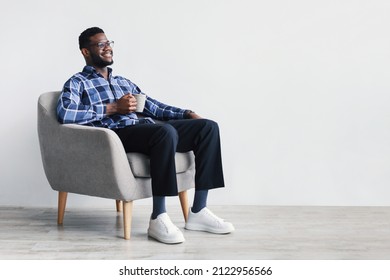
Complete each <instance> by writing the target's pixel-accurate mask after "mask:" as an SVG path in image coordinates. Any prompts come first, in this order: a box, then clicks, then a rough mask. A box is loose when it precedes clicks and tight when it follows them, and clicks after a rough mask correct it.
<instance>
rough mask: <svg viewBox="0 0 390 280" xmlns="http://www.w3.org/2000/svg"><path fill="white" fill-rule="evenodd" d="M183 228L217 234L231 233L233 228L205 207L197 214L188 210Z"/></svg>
mask: <svg viewBox="0 0 390 280" xmlns="http://www.w3.org/2000/svg"><path fill="white" fill-rule="evenodd" d="M185 228H186V229H188V230H199V231H207V232H211V233H217V234H225V233H231V232H233V231H234V226H233V225H232V224H231V223H228V222H225V221H224V220H222V219H221V218H219V217H217V216H216V215H215V214H213V213H212V212H211V211H210V210H209V209H207V208H206V207H205V208H203V209H202V210H200V211H199V212H198V213H193V212H192V210H191V209H190V211H189V214H188V219H187V223H186V225H185Z"/></svg>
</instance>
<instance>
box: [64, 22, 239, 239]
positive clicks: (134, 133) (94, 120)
mask: <svg viewBox="0 0 390 280" xmlns="http://www.w3.org/2000/svg"><path fill="white" fill-rule="evenodd" d="M113 44H114V42H113V41H109V40H107V37H106V36H105V34H104V31H103V30H102V29H100V28H98V27H92V28H89V29H87V30H85V31H84V32H82V33H81V34H80V37H79V46H80V50H81V53H82V55H83V56H84V59H85V62H86V66H85V67H84V69H83V71H82V72H80V73H77V74H75V75H73V76H72V77H71V78H70V79H69V80H68V81H67V82H66V83H65V85H64V88H63V90H62V93H61V95H60V98H59V101H58V105H57V115H58V120H59V121H60V122H61V123H64V124H66V123H76V124H81V125H89V126H97V127H104V128H107V129H112V130H113V131H115V132H116V133H117V134H118V136H119V138H120V140H121V141H122V143H123V146H124V148H125V151H126V152H128V153H129V152H137V153H144V154H146V155H148V156H149V157H150V173H151V178H152V194H153V212H152V215H151V218H150V222H149V229H148V234H149V236H150V237H152V238H154V239H156V240H158V241H160V242H163V243H181V242H183V241H184V236H183V234H182V232H181V231H180V230H179V229H178V228H177V227H176V226H175V225H174V224H173V223H172V221H171V220H170V218H169V216H168V215H167V213H166V207H165V197H166V196H175V195H178V190H177V182H176V170H175V159H174V158H175V153H176V152H188V151H193V152H194V155H195V169H196V172H195V196H194V202H193V206H192V207H191V209H190V211H189V216H188V221H187V222H186V225H185V228H186V229H188V230H199V231H207V232H211V233H217V234H225V233H230V232H232V231H233V230H234V227H233V225H232V224H231V223H228V222H225V221H224V220H222V219H220V218H218V217H217V216H216V215H214V214H213V213H212V212H211V211H210V210H209V209H208V208H207V207H206V205H207V195H208V190H209V189H213V188H219V187H224V178H223V173H222V160H221V148H220V138H219V128H218V125H217V123H215V122H213V121H211V120H207V119H202V118H201V117H200V116H198V115H197V114H196V113H194V112H192V111H191V110H184V109H180V108H177V107H173V106H168V105H165V104H163V103H161V102H159V101H157V100H155V99H153V98H151V97H150V96H146V103H145V108H144V111H143V112H142V114H141V116H137V114H135V109H136V105H137V102H136V99H135V97H134V95H137V94H144V93H142V92H141V90H140V88H139V87H138V86H137V85H135V84H134V83H132V82H131V81H130V80H128V79H126V78H123V77H120V76H113V75H112V69H111V68H109V67H107V66H109V65H111V64H113V58H112V57H113V51H112V47H113ZM153 119H159V120H167V122H164V123H162V124H160V123H158V124H157V123H155V122H154V121H153Z"/></svg>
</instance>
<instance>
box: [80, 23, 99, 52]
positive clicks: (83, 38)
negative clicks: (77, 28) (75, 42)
mask: <svg viewBox="0 0 390 280" xmlns="http://www.w3.org/2000/svg"><path fill="white" fill-rule="evenodd" d="M99 33H104V31H103V29H101V28H99V27H90V28H88V29H86V30H84V31H83V32H82V33H81V34H80V36H79V47H80V50H81V49H82V48H87V47H88V46H89V44H90V40H89V38H90V37H92V36H95V35H96V34H99Z"/></svg>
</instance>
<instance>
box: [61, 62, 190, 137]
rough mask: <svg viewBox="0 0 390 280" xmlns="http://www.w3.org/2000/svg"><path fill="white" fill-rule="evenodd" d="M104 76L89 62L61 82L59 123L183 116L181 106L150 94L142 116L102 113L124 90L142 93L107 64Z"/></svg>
mask: <svg viewBox="0 0 390 280" xmlns="http://www.w3.org/2000/svg"><path fill="white" fill-rule="evenodd" d="M108 71H109V75H108V80H106V79H104V78H103V76H102V75H101V74H100V73H98V72H97V71H96V70H95V68H93V67H92V66H85V67H84V69H83V71H82V72H80V73H77V74H75V75H73V76H72V77H71V78H70V79H69V80H68V81H67V82H66V83H65V85H64V88H63V90H62V92H61V95H60V98H59V100H58V104H57V116H58V120H59V122H60V123H63V124H66V123H77V124H83V125H89V126H98V127H105V128H110V129H117V128H123V127H126V126H129V125H135V124H138V123H140V122H142V123H145V122H146V123H154V121H153V120H152V118H155V119H159V120H169V119H183V118H185V111H186V110H184V109H180V108H177V107H173V106H169V105H165V104H163V103H161V102H159V101H157V100H155V99H152V98H151V97H149V96H147V97H146V103H145V109H144V111H143V113H142V115H144V116H146V118H144V119H138V117H137V115H136V114H135V113H129V114H124V115H122V114H113V115H107V114H106V105H107V104H108V103H112V102H116V101H117V100H119V99H120V98H121V97H122V96H123V95H125V94H127V93H132V94H144V93H142V92H141V90H140V89H139V87H138V86H137V85H135V84H133V83H132V82H131V81H130V80H128V79H125V78H123V77H120V76H112V69H111V68H108Z"/></svg>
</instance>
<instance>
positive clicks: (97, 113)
mask: <svg viewBox="0 0 390 280" xmlns="http://www.w3.org/2000/svg"><path fill="white" fill-rule="evenodd" d="M82 93H83V84H82V82H80V81H78V80H77V79H75V78H70V79H69V80H68V81H67V82H66V83H65V85H64V88H63V90H62V92H61V94H60V97H59V100H58V103H57V117H58V121H59V122H60V123H62V124H67V123H77V124H89V123H91V122H93V121H97V120H101V119H102V118H103V117H104V116H105V114H106V105H105V104H103V103H101V104H94V105H86V104H83V103H82V102H81V96H82Z"/></svg>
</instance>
